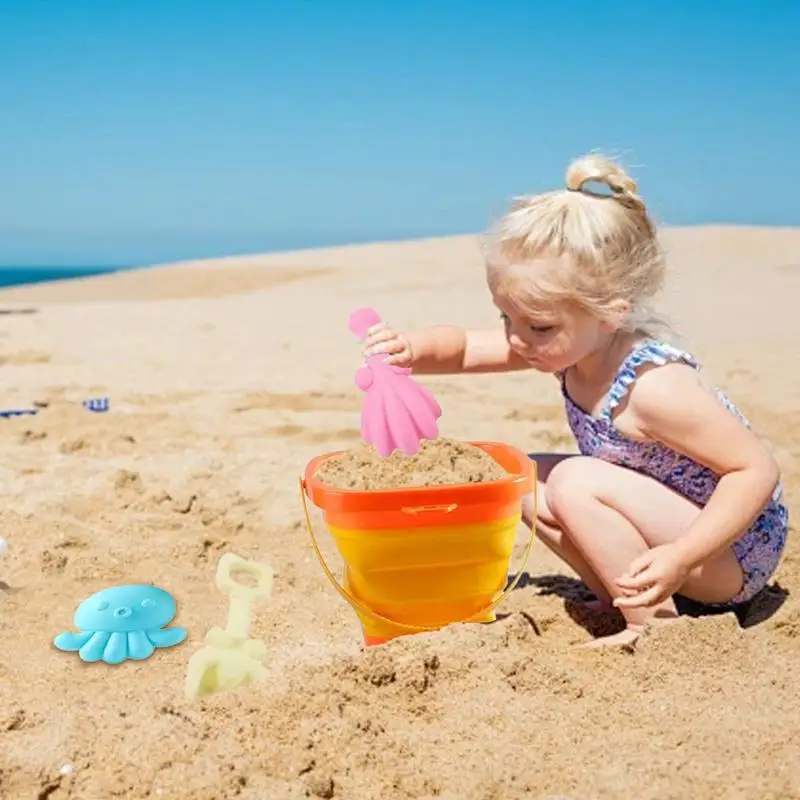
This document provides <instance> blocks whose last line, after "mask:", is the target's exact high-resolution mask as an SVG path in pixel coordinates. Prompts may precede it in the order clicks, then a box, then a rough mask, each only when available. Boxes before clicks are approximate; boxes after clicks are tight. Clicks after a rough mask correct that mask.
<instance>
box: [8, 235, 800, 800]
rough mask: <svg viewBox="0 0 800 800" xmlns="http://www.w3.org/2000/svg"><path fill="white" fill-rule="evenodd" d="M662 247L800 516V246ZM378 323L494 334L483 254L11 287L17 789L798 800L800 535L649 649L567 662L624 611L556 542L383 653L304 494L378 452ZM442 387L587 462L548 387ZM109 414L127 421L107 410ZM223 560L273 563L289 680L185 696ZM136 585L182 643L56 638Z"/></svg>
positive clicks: (236, 263)
mask: <svg viewBox="0 0 800 800" xmlns="http://www.w3.org/2000/svg"><path fill="white" fill-rule="evenodd" d="M665 244H666V246H667V249H668V250H669V254H670V258H671V265H672V272H673V274H672V276H671V284H670V289H669V291H668V293H667V295H666V296H665V300H664V307H665V309H666V310H667V311H668V312H669V313H670V316H671V317H672V318H673V320H674V322H675V324H676V326H677V327H678V328H679V329H681V330H683V332H684V333H685V334H686V339H687V343H688V344H689V346H691V347H692V348H693V349H694V350H695V351H696V352H697V354H698V355H699V356H700V357H701V359H702V360H703V361H704V362H705V363H706V365H707V367H708V370H709V372H710V373H711V375H712V377H713V378H714V379H715V380H716V381H717V382H719V383H720V384H722V385H723V386H724V387H725V388H726V390H728V392H729V393H730V394H731V395H732V396H733V398H734V399H735V400H737V401H738V402H739V404H740V405H741V407H742V408H743V410H744V411H745V412H746V413H748V415H749V416H750V417H751V419H752V421H753V422H754V424H755V425H756V427H757V429H758V430H759V432H760V433H761V434H762V435H763V436H764V437H765V439H766V440H767V441H768V442H769V444H770V446H771V447H772V449H773V450H774V452H775V454H776V457H777V458H778V460H779V462H780V464H781V467H782V469H783V471H784V476H785V485H786V487H787V491H788V497H789V502H790V506H791V514H792V515H793V516H795V515H796V514H797V512H798V502H797V497H798V490H800V467H798V464H800V369H798V367H800V363H799V361H798V355H797V349H796V345H795V343H796V342H797V341H798V338H800V337H799V336H798V334H800V322H799V321H798V315H797V311H796V308H797V301H798V298H799V297H800V291H799V290H800V258H798V256H797V254H798V253H800V231H798V230H762V229H747V228H703V229H675V230H668V231H666V232H665ZM363 305H372V306H374V307H375V308H376V309H378V311H380V312H381V314H383V315H384V316H385V318H387V319H389V320H391V321H392V322H393V323H395V324H396V325H397V326H408V327H411V326H416V325H420V324H426V323H430V322H448V321H449V322H454V323H466V324H478V325H480V324H494V321H495V312H494V311H493V308H492V306H491V304H490V303H489V302H488V295H487V292H486V289H485V287H484V284H483V277H482V272H481V260H480V252H479V249H478V246H477V239H476V237H451V238H448V239H440V240H426V241H420V242H402V243H389V244H374V245H364V246H359V247H352V248H334V249H328V250H315V251H307V252H297V253H281V254H274V255H268V256H253V257H244V258H232V259H224V260H219V261H215V262H198V263H187V264H181V265H175V266H160V267H156V268H153V269H149V270H143V271H138V272H131V273H124V274H118V275H110V276H104V277H98V278H91V279H87V280H81V281H75V282H69V283H63V284H61V283H57V284H45V285H38V286H27V287H19V288H15V289H11V290H7V291H3V292H0V310H2V311H4V312H9V313H4V314H3V315H2V316H0V375H2V376H3V380H2V381H0V407H3V408H6V407H18V408H24V407H33V406H34V404H36V407H37V408H38V409H39V413H38V414H37V415H36V416H33V417H20V418H17V419H8V420H5V419H0V443H2V450H3V458H2V460H0V535H2V536H3V537H4V538H5V539H7V540H8V543H9V550H8V552H7V553H6V554H5V555H0V641H2V645H3V646H2V652H1V653H0V797H2V798H9V800H15V799H16V798H27V797H39V798H45V797H46V798H50V800H61V798H75V799H76V800H77V799H78V798H80V799H81V800H88V799H89V798H107V797H120V798H131V799H132V798H150V797H163V798H181V800H184V799H185V800H223V799H224V798H234V797H236V798H244V799H246V798H253V799H254V800H256V799H257V800H264V799H265V798H275V799H276V800H293V798H305V797H323V798H326V797H327V798H345V799H352V800H371V799H372V798H374V799H375V800H395V799H398V800H399V799H400V798H433V797H438V798H449V799H450V800H489V799H490V798H497V799H498V800H499V799H500V798H502V800H516V798H538V799H541V800H544V798H555V797H560V798H572V800H589V798H602V799H603V800H604V799H605V798H620V797H629V798H637V800H651V799H652V800H656V799H657V800H669V798H675V799H676V800H684V798H692V797H702V798H704V800H706V799H707V800H714V798H725V799H726V800H729V799H730V800H734V799H737V800H738V799H739V798H741V799H742V800H767V798H775V800H778V798H794V797H800V771H798V769H797V768H796V765H797V763H800V699H798V693H797V691H796V687H797V679H796V663H797V660H798V658H799V657H800V600H798V598H799V597H800V589H798V577H800V547H799V546H798V544H797V542H795V541H794V540H793V539H792V540H791V541H790V546H789V552H788V554H787V556H786V558H785V560H784V563H783V565H782V567H781V569H780V572H779V574H778V576H777V579H776V583H775V585H774V586H773V587H772V588H771V589H770V591H768V592H766V593H765V594H764V595H763V596H762V597H760V598H759V601H758V602H757V603H756V604H754V606H753V608H751V609H750V612H749V613H748V615H747V616H746V617H745V618H743V619H742V620H737V619H736V618H735V617H733V615H722V616H719V617H715V618H705V619H702V620H691V619H689V620H687V621H686V622H685V623H682V624H680V625H676V626H674V627H672V628H670V629H668V630H663V631H660V632H659V633H658V634H654V635H652V636H650V637H648V638H647V639H646V640H645V641H644V642H643V644H642V646H641V647H640V648H639V649H638V650H637V652H636V653H635V654H633V655H631V654H629V653H624V652H601V653H597V652H587V651H581V650H577V649H573V648H572V645H573V644H575V643H578V642H581V641H584V640H586V639H587V638H588V636H589V632H588V631H587V629H589V630H592V631H595V630H597V629H600V628H601V627H602V628H603V629H605V628H607V627H609V626H610V627H612V628H613V625H614V624H615V621H614V619H613V618H612V619H596V618H594V619H593V618H586V617H582V616H581V614H580V612H579V611H578V606H576V605H575V603H574V602H573V601H574V598H575V597H577V596H579V595H580V592H581V591H582V590H581V587H580V585H579V584H577V582H576V581H575V580H574V578H573V577H572V576H570V575H569V574H567V571H566V570H565V569H564V568H562V567H561V566H560V565H559V564H557V563H556V562H555V561H554V560H553V558H552V557H551V556H550V555H549V554H548V553H547V552H545V551H544V549H543V548H542V547H540V546H539V545H538V544H537V545H535V547H534V551H533V555H532V558H531V561H530V563H529V564H528V566H527V570H526V576H525V577H524V579H523V580H522V581H521V582H520V585H519V588H518V589H517V590H515V591H514V592H513V593H512V596H511V597H510V599H509V600H508V601H507V603H506V605H505V606H504V608H503V611H504V612H505V615H506V616H504V617H503V618H502V619H501V620H500V621H498V622H497V623H496V624H494V625H491V626H479V627H476V626H464V627H460V628H454V629H451V630H447V631H443V632H440V633H437V634H432V635H425V636H419V637H413V638H412V639H409V640H406V641H402V642H396V643H394V644H393V645H392V646H390V647H387V648H377V649H374V650H371V651H368V652H366V653H364V652H362V649H361V645H360V636H359V629H358V625H357V623H356V620H355V617H354V615H353V614H352V612H351V611H350V609H349V608H348V607H347V606H346V605H345V604H344V603H343V602H342V601H340V599H339V597H338V595H336V594H335V593H334V591H333V589H332V588H331V587H330V586H329V585H328V583H327V581H326V578H325V576H324V575H323V573H322V571H321V569H320V568H319V565H318V564H317V563H316V561H315V559H314V555H313V552H312V550H311V547H310V545H309V541H308V536H307V533H306V532H305V531H304V530H303V528H302V525H301V521H300V520H301V515H300V506H299V500H298V491H297V478H298V476H299V474H300V473H301V472H302V470H303V468H304V466H305V464H306V463H307V461H308V460H309V459H310V458H312V457H313V456H315V455H318V454H320V453H321V452H325V451H329V450H335V449H339V448H342V447H347V446H349V445H351V444H352V443H353V442H354V441H356V439H357V437H358V413H357V409H358V403H359V396H358V392H357V390H356V389H355V387H354V386H353V380H352V378H353V372H354V370H355V368H356V367H357V365H358V360H359V358H358V348H357V346H356V344H355V343H354V341H353V339H352V336H351V334H350V333H349V332H348V330H347V315H348V313H349V312H350V311H351V310H352V309H353V308H355V307H358V306H363ZM445 305H447V306H448V307H449V308H450V309H451V310H450V311H448V312H447V313H443V311H442V309H443V308H444V307H445ZM26 309H27V310H29V313H24V314H17V313H10V312H13V311H15V310H26ZM31 310H32V311H31ZM425 382H426V384H427V385H429V386H430V387H431V388H432V389H433V391H434V392H435V393H436V395H437V397H438V398H439V400H440V402H441V404H442V406H443V408H444V415H443V418H442V433H443V434H444V435H446V436H451V437H455V438H461V439H476V438H481V439H495V440H498V441H508V442H510V443H513V444H515V445H517V446H519V447H521V448H523V449H527V450H529V451H531V450H552V449H566V448H570V449H571V439H570V437H569V434H568V430H567V428H566V423H565V422H564V419H563V416H562V414H561V411H560V401H559V397H558V391H557V387H555V386H554V381H552V379H551V378H547V377H542V376H537V375H532V374H515V375H508V376H492V377H489V376H482V377H460V378H453V377H441V378H430V379H425ZM98 395H107V396H109V397H110V398H111V410H110V412H109V413H108V414H92V413H90V412H88V411H86V410H85V409H84V408H83V407H82V406H81V400H83V399H85V398H87V397H93V396H98ZM522 542H523V538H522V532H521V534H520V540H519V545H518V550H519V551H521V550H522ZM323 544H324V549H325V552H326V554H327V555H328V557H330V558H333V557H334V551H333V549H332V546H331V544H330V542H328V541H327V539H325V538H324V537H323ZM228 551H233V552H236V553H238V554H240V555H242V556H245V557H247V558H253V559H257V560H263V561H267V562H269V563H271V564H273V565H274V567H275V568H276V569H277V571H278V575H277V577H276V582H275V591H274V596H273V599H272V601H271V603H270V604H269V605H268V606H266V607H264V608H261V609H258V610H257V613H256V619H255V623H254V635H256V636H258V637H260V638H262V639H263V640H264V641H265V642H266V644H267V646H268V648H269V657H268V661H267V669H268V672H269V677H268V679H267V680H265V681H263V682H261V683H258V684H254V685H252V686H251V687H248V688H245V689H241V690H239V691H237V692H234V693H230V694H225V695H221V696H219V697H214V698H210V699H207V700H204V701H200V702H196V703H189V702H188V701H186V700H185V699H184V697H183V693H182V692H183V678H184V675H185V669H186V661H187V659H188V657H189V655H190V654H191V653H193V652H194V651H195V650H196V649H197V648H198V647H199V646H200V645H201V643H202V637H203V636H204V634H205V632H206V631H207V629H208V628H209V627H211V626H212V625H222V624H224V615H225V604H224V601H223V599H222V598H221V596H219V595H218V594H217V592H216V590H215V589H214V588H213V579H214V569H215V566H216V562H217V559H218V558H219V556H220V555H221V554H222V553H224V552H228ZM137 581H141V582H154V583H156V584H157V585H159V586H162V587H163V588H165V589H167V590H169V591H170V592H172V593H173V594H174V596H175V597H176V599H177V601H178V605H179V613H178V618H177V620H176V622H177V624H180V625H183V626H185V627H186V628H187V629H188V630H189V640H188V642H187V643H185V644H182V645H180V646H178V647H175V648H172V649H166V650H160V651H158V652H156V653H155V654H154V655H153V656H152V657H151V658H150V659H149V660H147V661H144V662H141V663H134V662H128V663H126V664H123V665H120V666H116V667H110V666H107V665H96V664H95V665H85V664H82V663H80V662H79V660H78V658H77V657H76V656H74V655H70V654H65V653H59V652H58V651H56V650H54V649H53V648H52V646H51V642H52V639H53V637H54V636H55V635H56V634H57V633H59V632H61V631H65V630H71V629H72V616H73V614H74V611H75V609H76V607H77V605H78V604H79V603H80V602H81V601H82V600H83V599H84V598H86V597H88V596H89V595H90V594H92V593H93V592H95V591H97V590H99V589H101V588H104V587H106V586H110V585H113V584H115V583H122V582H126V583H127V582H137ZM65 765H69V769H66V770H62V767H64V766H65Z"/></svg>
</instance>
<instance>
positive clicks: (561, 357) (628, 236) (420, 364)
mask: <svg viewBox="0 0 800 800" xmlns="http://www.w3.org/2000/svg"><path fill="white" fill-rule="evenodd" d="M592 186H594V187H600V188H594V189H592V188H591V187H592ZM485 255H486V271H487V281H488V285H489V289H490V291H491V293H492V297H493V299H494V303H495V305H496V306H497V308H498V311H499V312H500V317H501V319H502V322H503V327H502V329H498V330H463V329H460V328H453V327H434V328H428V329H425V330H422V331H418V332H415V333H410V334H409V335H407V336H404V335H402V334H399V333H396V332H395V331H393V330H392V329H391V328H389V327H388V326H386V325H385V324H381V325H379V326H376V327H375V328H373V329H372V331H371V332H370V335H369V336H368V338H367V340H366V342H365V345H364V349H365V355H367V356H369V355H373V354H375V353H386V354H388V360H389V361H391V362H392V363H394V364H398V365H400V366H403V367H412V368H413V369H414V371H415V372H416V373H429V374H446V373H451V374H452V373H462V372H463V373H467V372H472V373H476V372H503V371H510V370H520V369H531V368H532V369H535V370H538V371H540V372H550V373H553V374H554V375H555V376H556V377H557V378H558V380H559V381H560V383H561V391H562V394H563V396H564V404H565V408H566V415H567V420H568V422H569V425H570V427H571V429H572V432H573V434H574V435H575V438H576V440H577V444H578V448H579V450H580V453H581V455H579V456H560V455H550V456H542V457H537V464H538V469H539V479H540V483H539V485H538V489H537V491H538V498H539V503H538V519H537V521H536V522H537V533H538V535H539V537H540V538H541V539H542V541H543V542H544V543H545V544H546V545H547V546H548V547H549V548H550V549H551V550H553V551H554V552H555V553H556V554H557V555H559V556H560V557H561V558H562V559H563V560H564V561H566V562H567V563H568V564H569V565H570V566H571V567H572V568H573V569H574V570H575V571H576V572H577V573H578V574H579V575H580V576H581V578H583V580H584V582H585V583H586V585H587V586H588V587H589V588H590V589H591V590H592V591H593V592H594V593H595V595H596V596H597V598H598V601H599V602H600V603H601V604H610V603H613V605H614V606H616V607H617V608H618V609H619V610H620V611H621V612H622V614H623V615H624V616H625V619H626V622H627V627H626V629H625V630H624V631H622V632H621V633H619V634H616V635H615V636H612V637H605V638H604V639H600V640H597V642H595V644H633V642H635V641H636V639H637V638H638V637H639V635H640V634H641V632H642V631H643V629H644V626H645V625H646V624H647V623H649V622H652V621H653V620H654V619H656V618H674V617H676V616H677V611H676V608H675V604H674V602H673V599H672V595H673V594H675V593H680V594H681V595H683V596H685V597H688V598H691V599H693V600H695V601H697V602H699V603H703V604H707V605H710V606H723V607H725V606H728V607H732V606H735V605H736V604H739V603H743V602H745V601H747V600H749V599H750V598H752V597H753V596H754V595H755V594H756V593H757V592H758V591H759V590H760V589H762V588H763V587H764V585H765V584H766V583H767V581H768V580H769V578H770V577H771V576H772V574H773V572H774V571H775V568H776V566H777V564H778V561H779V559H780V557H781V553H782V551H783V548H784V544H785V542H786V535H787V516H788V514H787V509H786V506H785V505H784V503H783V500H782V494H781V488H780V485H779V472H778V467H777V465H776V463H775V461H774V460H773V458H772V457H771V455H770V453H769V452H768V451H767V450H766V449H765V447H764V446H763V445H762V444H761V442H760V441H759V440H758V438H757V437H756V436H755V435H754V434H753V433H752V432H751V431H750V428H749V424H748V422H747V420H745V418H744V417H743V416H742V414H741V413H740V412H739V411H738V410H737V409H736V408H735V406H733V405H732V403H731V402H730V401H729V400H728V399H727V398H726V397H725V396H724V395H723V394H722V393H721V392H719V391H717V390H715V389H713V388H712V387H709V386H708V385H707V384H706V383H705V382H704V379H703V377H702V376H701V374H700V372H699V365H698V364H697V362H696V361H695V360H694V358H692V356H691V355H689V354H688V353H685V352H683V351H682V350H679V349H677V348H675V347H673V346H672V345H670V344H668V343H666V342H665V341H662V340H661V339H659V338H658V337H657V336H656V330H657V328H656V324H657V318H656V317H655V316H654V315H653V314H651V313H650V312H649V311H648V307H647V301H648V300H650V298H652V297H653V295H655V294H656V292H657V291H658V290H659V289H660V288H661V285H662V282H663V279H664V260H663V256H662V253H661V250H660V248H659V245H658V241H657V238H656V231H655V227H654V225H653V222H652V221H651V219H650V216H649V214H648V212H647V209H646V208H645V205H644V202H643V201H642V198H641V197H640V196H639V194H638V193H637V187H636V184H635V183H634V181H633V180H631V179H630V178H629V177H628V176H627V175H626V174H625V173H624V172H623V171H622V170H621V169H620V167H619V166H617V165H616V164H615V163H614V162H613V161H610V160H608V159H605V158H604V157H602V156H599V155H590V156H585V157H583V158H581V159H579V160H578V161H576V162H574V163H573V164H571V165H570V167H569V169H568V171H567V176H566V188H565V189H563V190H559V191H553V192H548V193H546V194H542V195H538V196H535V197H524V198H522V199H520V200H518V201H517V202H516V203H515V205H514V206H513V207H512V208H511V210H510V211H509V212H508V213H507V215H506V216H505V217H504V218H503V219H502V220H501V221H500V223H499V225H498V226H497V227H496V229H495V230H494V231H492V232H491V234H490V235H489V237H488V239H487V241H486V248H485ZM532 509H533V502H532V498H527V500H526V502H525V503H524V504H523V518H524V519H525V520H526V522H527V523H528V524H531V523H532V519H531V517H532Z"/></svg>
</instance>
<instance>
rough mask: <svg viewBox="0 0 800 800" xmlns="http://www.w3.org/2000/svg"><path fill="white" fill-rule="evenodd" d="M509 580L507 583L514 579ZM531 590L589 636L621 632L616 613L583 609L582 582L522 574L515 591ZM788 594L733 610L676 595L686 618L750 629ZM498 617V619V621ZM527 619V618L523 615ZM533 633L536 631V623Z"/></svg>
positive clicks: (775, 586)
mask: <svg viewBox="0 0 800 800" xmlns="http://www.w3.org/2000/svg"><path fill="white" fill-rule="evenodd" d="M515 577H516V576H515V575H511V576H509V583H510V582H511V581H512V580H514V579H515ZM530 586H533V587H535V588H537V589H538V590H539V594H542V595H556V596H557V597H560V598H561V599H562V600H563V601H564V609H565V610H566V612H567V613H568V614H569V615H570V617H571V618H572V619H573V620H574V621H575V622H576V623H577V624H578V625H580V626H581V627H582V628H584V629H585V630H586V631H587V632H588V633H589V634H590V635H592V636H607V635H609V634H612V633H617V632H618V631H621V630H622V629H623V628H624V627H625V625H624V622H623V619H622V615H621V614H620V613H618V612H617V611H611V612H607V613H603V612H600V611H596V610H591V609H589V608H587V607H586V605H585V603H586V601H587V600H594V599H596V598H595V596H594V594H592V592H591V591H590V590H589V589H587V587H586V585H585V584H584V583H583V581H580V580H578V579H576V578H571V577H569V576H567V575H530V574H529V573H528V572H523V573H522V576H521V577H520V579H519V583H518V584H517V585H516V589H525V588H527V587H530ZM788 597H789V591H788V590H787V589H784V588H783V587H782V586H781V585H780V584H779V583H772V584H770V585H769V586H765V587H764V588H763V589H762V590H761V591H760V592H759V593H758V594H757V595H756V596H755V597H754V598H753V599H752V600H749V601H748V602H746V603H742V604H741V605H738V606H736V607H734V608H713V607H709V606H704V605H703V604H702V603H697V602H695V601H694V600H690V599H689V598H688V597H682V596H681V595H675V596H674V598H673V599H674V600H675V605H676V606H677V608H678V613H679V614H681V615H682V616H687V617H710V616H716V615H718V614H727V613H730V612H731V611H733V613H734V614H735V615H736V619H737V620H738V622H739V626H740V627H742V628H752V627H753V626H754V625H758V624H760V623H762V622H765V621H766V620H768V619H769V618H770V617H771V616H772V615H773V614H775V613H776V612H777V611H778V609H779V608H780V607H781V606H782V605H783V604H784V603H785V602H786V600H787V598H788ZM499 616H500V615H498V617H499ZM526 616H527V615H526ZM533 624H534V629H535V627H536V626H535V623H533Z"/></svg>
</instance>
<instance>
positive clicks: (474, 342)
mask: <svg viewBox="0 0 800 800" xmlns="http://www.w3.org/2000/svg"><path fill="white" fill-rule="evenodd" d="M407 339H408V341H409V344H410V345H411V353H412V356H413V361H412V364H411V367H412V369H413V370H414V372H416V373H417V374H428V375H455V374H459V373H464V372H471V373H481V372H483V373H485V372H512V371H514V370H521V369H531V366H530V364H528V363H527V362H525V361H523V360H522V359H521V358H520V357H519V356H518V355H517V354H516V353H515V352H514V351H513V350H512V349H511V348H510V347H509V344H508V341H507V339H506V335H505V332H504V331H503V330H496V329H490V330H465V329H464V328H457V327H453V326H437V327H434V328H424V329H423V330H419V331H414V332H413V333H410V334H408V335H407Z"/></svg>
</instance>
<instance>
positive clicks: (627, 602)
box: [614, 586, 661, 608]
mask: <svg viewBox="0 0 800 800" xmlns="http://www.w3.org/2000/svg"><path fill="white" fill-rule="evenodd" d="M660 597H661V587H660V586H651V587H650V588H649V589H648V590H647V591H646V592H640V593H639V594H634V595H630V596H627V597H615V598H614V606H615V608H643V607H645V606H652V605H655V604H656V603H657V602H658V601H659V599H660Z"/></svg>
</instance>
